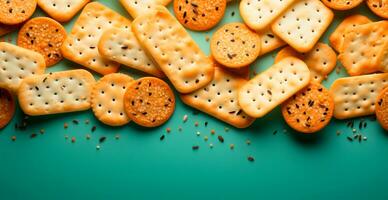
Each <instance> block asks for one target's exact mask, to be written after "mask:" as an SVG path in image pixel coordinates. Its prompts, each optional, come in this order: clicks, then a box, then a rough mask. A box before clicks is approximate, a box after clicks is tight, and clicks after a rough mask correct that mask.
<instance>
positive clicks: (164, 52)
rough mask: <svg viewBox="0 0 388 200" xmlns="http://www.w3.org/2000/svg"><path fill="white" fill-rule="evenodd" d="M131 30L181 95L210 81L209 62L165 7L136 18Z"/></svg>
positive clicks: (211, 69)
mask: <svg viewBox="0 0 388 200" xmlns="http://www.w3.org/2000/svg"><path fill="white" fill-rule="evenodd" d="M132 29H133V31H134V33H135V35H136V36H137V38H138V39H139V41H140V43H141V44H142V45H143V47H145V49H147V52H148V53H149V54H150V55H151V56H152V57H153V58H154V60H155V61H156V62H157V63H158V65H159V66H160V68H161V69H162V71H163V72H164V73H165V74H166V76H167V77H168V78H169V79H170V81H171V83H172V84H173V85H174V87H175V88H176V89H177V90H178V91H179V92H180V93H190V92H193V91H195V90H197V89H199V88H201V87H203V86H205V85H207V84H208V83H209V82H210V81H211V80H212V79H213V75H214V67H213V65H212V62H211V60H210V59H209V58H208V57H207V56H206V55H205V54H204V53H203V52H202V50H201V49H200V48H199V47H198V45H197V44H196V43H195V41H194V40H193V39H192V38H191V36H190V35H189V34H188V33H187V32H186V30H185V29H184V28H183V27H182V25H181V24H179V22H178V21H177V20H176V19H175V18H174V17H173V16H172V15H171V14H170V13H169V12H168V10H167V9H166V8H164V7H158V9H156V10H154V11H153V12H151V13H150V14H147V15H142V16H140V17H138V18H136V19H135V21H134V22H133V23H132Z"/></svg>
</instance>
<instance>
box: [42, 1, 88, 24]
mask: <svg viewBox="0 0 388 200" xmlns="http://www.w3.org/2000/svg"><path fill="white" fill-rule="evenodd" d="M89 2H90V0H66V1H63V0H61V1H58V0H38V5H39V7H40V8H42V10H43V11H45V12H46V13H47V14H48V15H50V17H52V18H54V19H55V20H57V21H60V22H67V21H69V20H71V19H72V18H73V17H74V16H75V15H76V14H77V13H78V11H80V10H81V9H82V8H83V7H84V6H85V5H86V4H87V3H89Z"/></svg>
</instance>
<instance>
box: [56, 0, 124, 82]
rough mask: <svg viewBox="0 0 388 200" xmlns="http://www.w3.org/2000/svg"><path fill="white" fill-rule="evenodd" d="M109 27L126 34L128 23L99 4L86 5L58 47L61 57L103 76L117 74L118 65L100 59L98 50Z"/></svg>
mask: <svg viewBox="0 0 388 200" xmlns="http://www.w3.org/2000/svg"><path fill="white" fill-rule="evenodd" d="M111 28H120V29H123V30H126V31H129V30H130V21H129V20H127V19H126V18H125V17H123V16H121V15H119V14H118V13H116V12H115V11H113V10H111V9H109V8H108V7H106V6H104V5H102V4H100V3H97V2H93V3H89V4H88V5H86V6H85V8H84V9H83V11H82V13H81V15H80V17H79V18H78V20H77V21H76V22H75V24H74V26H73V29H72V31H71V32H70V34H69V35H68V37H67V39H66V40H65V42H64V43H63V45H62V47H61V52H62V54H63V56H64V57H65V58H67V59H69V60H71V61H73V62H76V63H78V64H80V65H83V66H85V67H87V68H89V69H91V70H94V71H96V72H98V73H100V74H103V75H105V74H110V73H114V72H116V71H117V70H118V68H119V64H118V63H116V62H113V61H109V60H107V59H105V58H103V57H102V56H101V55H100V54H99V52H98V47H97V45H98V41H99V40H100V38H101V35H102V34H103V33H104V31H106V30H109V29H111Z"/></svg>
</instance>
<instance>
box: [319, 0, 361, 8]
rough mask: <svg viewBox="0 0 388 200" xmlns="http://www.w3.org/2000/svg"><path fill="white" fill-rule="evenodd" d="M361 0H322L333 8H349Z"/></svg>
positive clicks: (358, 3) (355, 5)
mask: <svg viewBox="0 0 388 200" xmlns="http://www.w3.org/2000/svg"><path fill="white" fill-rule="evenodd" d="M362 1H363V0H322V2H323V3H324V4H325V5H326V6H327V7H329V8H332V9H335V10H349V9H352V8H355V7H357V6H358V5H360V4H361V3H362Z"/></svg>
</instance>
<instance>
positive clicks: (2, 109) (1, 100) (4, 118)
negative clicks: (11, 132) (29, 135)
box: [0, 88, 16, 130]
mask: <svg viewBox="0 0 388 200" xmlns="http://www.w3.org/2000/svg"><path fill="white" fill-rule="evenodd" d="M15 107H16V106H15V99H14V97H13V95H12V93H11V92H10V91H8V90H7V89H5V88H0V130H1V129H2V128H4V127H5V126H7V124H8V123H9V122H10V121H11V120H12V118H13V116H14V114H15Z"/></svg>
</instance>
